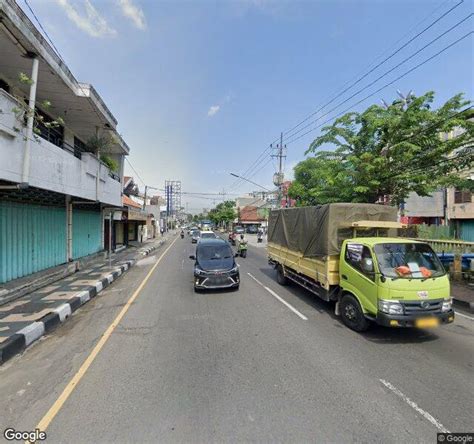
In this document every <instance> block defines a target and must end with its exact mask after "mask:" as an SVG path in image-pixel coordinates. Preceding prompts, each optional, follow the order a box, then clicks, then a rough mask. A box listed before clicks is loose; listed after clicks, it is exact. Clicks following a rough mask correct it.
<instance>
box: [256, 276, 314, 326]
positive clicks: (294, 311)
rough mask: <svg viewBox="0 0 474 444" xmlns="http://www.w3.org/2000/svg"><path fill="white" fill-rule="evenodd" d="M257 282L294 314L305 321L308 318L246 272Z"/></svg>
mask: <svg viewBox="0 0 474 444" xmlns="http://www.w3.org/2000/svg"><path fill="white" fill-rule="evenodd" d="M247 274H248V275H249V276H250V277H251V278H252V279H253V280H254V281H255V282H256V283H257V284H259V285H260V286H262V287H263V288H265V290H267V291H268V292H269V293H270V294H271V295H272V296H273V297H275V298H276V299H278V300H279V301H280V302H281V303H282V304H284V305H286V306H287V307H288V308H289V309H290V310H291V311H292V312H293V313H295V314H296V315H298V316H299V317H300V318H301V319H303V321H307V320H308V318H307V317H306V316H305V315H304V314H302V313H300V312H299V311H298V310H297V309H296V308H295V307H293V305H291V304H289V303H288V302H286V301H285V300H284V299H283V298H281V297H280V296H278V295H277V294H276V293H275V292H274V291H273V290H272V289H271V288H268V287H267V286H266V285H263V284H262V283H261V282H260V281H259V280H258V279H257V278H256V277H255V276H253V275H252V274H250V273H247Z"/></svg>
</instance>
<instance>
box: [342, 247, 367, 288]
mask: <svg viewBox="0 0 474 444" xmlns="http://www.w3.org/2000/svg"><path fill="white" fill-rule="evenodd" d="M345 259H346V262H347V263H348V264H349V265H351V266H352V267H354V268H355V269H356V270H357V271H359V272H360V273H362V274H364V275H366V276H367V277H368V278H370V279H372V280H373V279H374V262H373V260H372V255H371V253H370V250H369V248H368V247H366V246H364V245H361V244H347V247H346V254H345Z"/></svg>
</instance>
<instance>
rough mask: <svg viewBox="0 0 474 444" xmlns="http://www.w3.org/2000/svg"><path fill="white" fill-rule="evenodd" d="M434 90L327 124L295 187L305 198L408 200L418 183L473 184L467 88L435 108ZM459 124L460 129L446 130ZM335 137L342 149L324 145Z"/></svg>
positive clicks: (423, 187) (473, 135) (424, 190)
mask: <svg viewBox="0 0 474 444" xmlns="http://www.w3.org/2000/svg"><path fill="white" fill-rule="evenodd" d="M433 100H434V93H433V92H428V93H426V94H424V95H423V96H420V97H414V96H412V97H410V99H409V100H408V101H407V102H405V101H403V102H402V101H394V102H393V103H392V104H391V105H390V106H389V107H387V108H385V107H381V106H377V105H373V106H370V107H369V108H368V109H366V110H365V111H364V112H362V113H348V114H345V115H344V116H342V117H340V118H338V119H336V120H335V122H334V123H333V124H332V125H331V126H327V127H324V128H323V129H322V135H321V136H319V137H317V138H316V139H315V140H314V141H313V143H312V144H311V145H310V147H309V149H308V151H307V152H306V154H308V153H315V155H314V157H310V158H308V159H306V160H304V161H302V162H300V163H299V164H298V165H297V166H296V167H295V181H294V182H293V184H292V185H291V187H290V190H289V195H290V196H291V197H292V198H294V199H296V200H297V202H298V205H314V204H322V203H328V202H341V201H345V202H376V201H377V200H378V199H380V198H382V197H384V196H390V199H391V203H392V204H399V203H401V202H403V200H404V199H406V197H407V196H408V194H409V193H410V192H412V191H414V192H416V193H417V194H418V195H420V196H428V195H430V193H432V192H433V191H434V190H436V189H437V188H439V187H440V186H458V187H463V188H471V187H472V182H473V181H469V180H467V179H463V178H462V177H461V175H460V171H462V170H464V169H466V168H468V167H469V166H472V164H473V162H474V150H473V149H472V143H473V140H474V122H472V121H470V120H468V118H469V117H472V111H471V113H470V112H469V111H464V112H461V111H463V110H464V109H465V107H466V106H469V104H470V102H469V101H467V100H464V98H463V95H462V94H458V95H456V96H454V97H452V98H451V99H449V100H448V101H447V102H446V103H445V104H444V105H443V106H441V107H440V108H438V109H436V110H433V109H432V104H433ZM454 128H456V131H457V133H460V132H461V131H460V130H462V131H464V132H463V133H462V134H459V135H458V136H457V137H450V138H448V139H447V140H446V138H445V137H442V135H443V134H446V133H450V132H451V131H452V130H453V129H454ZM326 145H333V146H334V147H335V150H334V151H318V152H316V150H318V149H319V148H320V147H321V146H326Z"/></svg>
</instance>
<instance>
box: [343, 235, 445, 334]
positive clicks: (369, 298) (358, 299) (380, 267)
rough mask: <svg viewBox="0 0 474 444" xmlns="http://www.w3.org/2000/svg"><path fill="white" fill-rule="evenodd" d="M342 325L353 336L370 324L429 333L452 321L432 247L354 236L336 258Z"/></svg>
mask: <svg viewBox="0 0 474 444" xmlns="http://www.w3.org/2000/svg"><path fill="white" fill-rule="evenodd" d="M339 279H340V281H339V286H340V295H341V296H340V299H339V302H338V311H339V312H340V314H341V317H342V320H343V322H344V323H345V324H346V325H347V326H348V327H350V328H352V329H354V330H356V331H362V330H365V329H366V328H367V326H368V324H369V322H370V321H374V322H376V323H377V324H380V325H384V326H389V327H419V328H429V327H435V326H438V325H439V324H441V323H450V322H453V320H454V311H453V309H452V302H451V297H450V285H449V278H448V275H447V273H446V271H445V269H444V267H443V265H442V264H441V262H440V261H439V259H438V257H437V255H436V253H435V252H434V251H433V250H432V249H431V247H430V246H429V245H427V244H425V243H423V242H418V241H413V240H408V239H403V238H389V237H355V238H351V239H346V240H345V241H344V242H343V243H342V248H341V254H340V257H339Z"/></svg>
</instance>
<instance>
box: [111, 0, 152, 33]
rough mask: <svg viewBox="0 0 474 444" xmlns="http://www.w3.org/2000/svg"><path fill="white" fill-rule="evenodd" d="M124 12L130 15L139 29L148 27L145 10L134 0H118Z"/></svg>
mask: <svg viewBox="0 0 474 444" xmlns="http://www.w3.org/2000/svg"><path fill="white" fill-rule="evenodd" d="M117 3H118V4H119V6H120V8H121V9H122V13H123V15H124V16H125V17H128V18H129V19H130V20H131V21H132V22H133V24H134V25H135V26H136V27H137V28H138V29H142V30H143V29H146V21H145V14H144V13H143V10H142V9H141V8H140V7H139V6H137V5H135V4H134V3H133V0H117Z"/></svg>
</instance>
